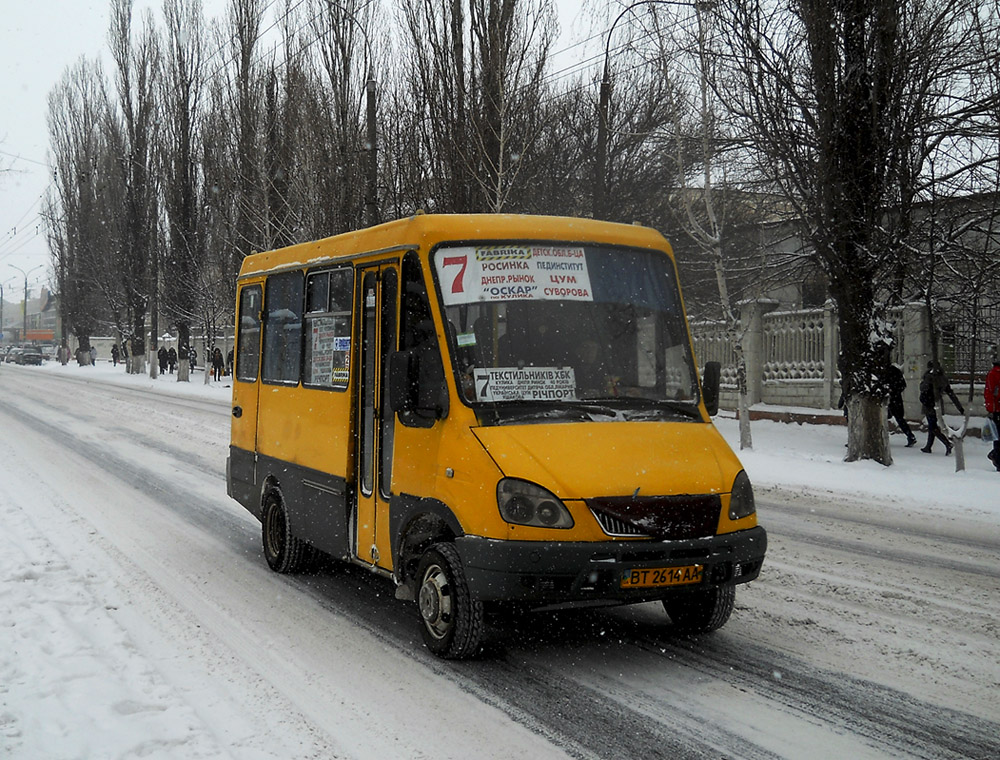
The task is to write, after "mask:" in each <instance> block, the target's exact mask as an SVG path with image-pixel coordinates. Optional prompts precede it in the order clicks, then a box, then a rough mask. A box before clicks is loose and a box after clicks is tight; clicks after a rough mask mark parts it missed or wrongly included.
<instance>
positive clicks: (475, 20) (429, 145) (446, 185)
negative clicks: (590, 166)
mask: <svg viewBox="0 0 1000 760" xmlns="http://www.w3.org/2000/svg"><path fill="white" fill-rule="evenodd" d="M399 4H400V15H401V18H402V22H403V28H404V34H405V35H406V36H407V38H408V39H409V40H410V42H411V43H412V44H411V45H410V47H408V48H407V49H408V51H409V52H411V53H412V54H413V55H414V56H415V60H414V61H413V66H412V68H411V70H410V71H409V72H406V73H404V76H405V77H406V79H405V87H406V88H407V92H406V95H405V96H404V97H406V98H407V99H409V100H410V101H411V102H412V103H413V104H414V105H415V110H416V113H417V114H418V119H417V120H416V121H415V122H414V128H415V130H416V138H417V145H416V147H417V150H416V151H415V155H416V156H417V157H418V158H420V159H421V160H423V161H425V162H426V163H427V167H426V169H424V170H423V172H422V176H421V181H422V182H423V183H424V187H423V188H422V189H421V193H420V194H421V195H422V196H423V197H424V198H426V200H427V203H426V204H424V203H422V204H421V205H422V206H423V205H430V206H431V207H432V208H433V209H434V210H438V211H456V212H463V211H503V210H506V209H508V208H509V207H510V204H511V194H512V192H513V190H514V188H516V187H517V178H518V174H519V172H520V170H521V166H522V161H523V159H524V157H525V155H526V154H527V153H529V152H530V151H531V149H532V146H533V144H534V141H535V139H536V138H537V137H538V135H539V128H540V126H539V125H540V123H541V121H540V119H539V118H538V111H539V109H540V104H541V93H542V73H543V71H544V67H545V61H546V57H547V53H548V49H549V46H550V45H551V41H552V36H553V27H552V23H553V22H552V15H551V8H550V7H549V4H548V3H546V2H544V0H468V7H467V8H466V5H465V2H464V1H463V0H450V2H448V3H447V4H445V5H444V7H443V8H442V6H441V4H440V3H437V2H434V1H433V0H399Z"/></svg>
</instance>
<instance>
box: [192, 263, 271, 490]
mask: <svg viewBox="0 0 1000 760" xmlns="http://www.w3.org/2000/svg"><path fill="white" fill-rule="evenodd" d="M238 304H239V315H238V317H237V319H238V322H237V333H236V352H235V353H236V357H235V359H236V366H235V368H234V374H235V375H236V377H235V381H234V382H233V408H232V428H231V433H232V435H231V442H232V446H231V447H230V470H231V475H232V479H233V481H234V483H236V484H238V485H239V484H242V487H243V488H245V489H251V490H255V489H256V485H257V472H256V466H257V398H258V391H259V389H260V385H259V382H258V376H259V374H260V332H261V330H260V327H261V308H262V305H263V287H262V284H261V283H259V282H256V283H248V284H246V285H243V286H242V287H241V288H240V292H239V297H238ZM205 371H206V372H207V371H208V368H207V367H206V369H205Z"/></svg>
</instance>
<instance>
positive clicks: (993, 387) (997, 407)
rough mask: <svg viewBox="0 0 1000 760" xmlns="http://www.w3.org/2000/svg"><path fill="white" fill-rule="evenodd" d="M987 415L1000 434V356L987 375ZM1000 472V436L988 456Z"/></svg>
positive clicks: (984, 395) (994, 359)
mask: <svg viewBox="0 0 1000 760" xmlns="http://www.w3.org/2000/svg"><path fill="white" fill-rule="evenodd" d="M983 399H984V400H985V401H986V413H987V414H988V415H989V416H990V419H991V420H993V424H994V425H995V426H996V428H997V432H998V433H1000V355H996V356H994V357H993V369H991V370H990V371H989V372H987V373H986V387H985V388H984V389H983ZM986 456H987V457H989V460H990V461H991V462H993V466H994V467H995V468H996V469H997V472H1000V435H998V436H994V438H993V451H991V452H990V453H989V454H987V455H986Z"/></svg>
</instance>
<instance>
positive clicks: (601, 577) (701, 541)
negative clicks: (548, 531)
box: [455, 526, 767, 605]
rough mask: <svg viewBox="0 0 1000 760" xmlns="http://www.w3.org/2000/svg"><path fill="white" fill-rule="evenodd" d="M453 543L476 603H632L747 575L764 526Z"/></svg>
mask: <svg viewBox="0 0 1000 760" xmlns="http://www.w3.org/2000/svg"><path fill="white" fill-rule="evenodd" d="M455 547H456V549H458V552H459V555H460V556H461V558H462V564H463V566H464V568H465V574H466V577H467V579H468V583H469V587H470V590H471V591H472V594H473V596H475V597H476V598H478V599H479V600H481V601H484V602H490V601H512V602H527V603H531V604H536V605H548V604H559V603H563V602H583V601H591V600H592V601H606V602H616V601H617V602H639V601H643V600H649V599H662V598H663V597H665V596H668V595H669V594H671V593H674V592H677V591H681V590H686V589H692V588H710V587H715V586H725V585H733V584H737V583H746V582H748V581H752V580H754V579H755V578H756V577H757V576H758V575H759V574H760V568H761V564H762V563H763V561H764V554H765V552H766V551H767V533H766V532H765V531H764V529H763V528H762V527H759V526H758V527H755V528H750V529H748V530H741V531H737V532H735V533H726V534H723V535H719V536H708V537H705V538H696V539H690V540H681V541H601V542H584V541H545V542H541V541H501V540H497V539H489V538H482V537H479V536H461V537H459V538H457V539H456V540H455ZM634 571H638V572H634ZM642 571H646V572H642ZM692 574H694V575H692ZM692 577H698V579H699V580H698V581H697V582H695V583H692V582H691V579H692ZM626 579H631V580H632V581H635V580H640V581H641V583H640V584H634V583H630V582H628V581H627V580H626Z"/></svg>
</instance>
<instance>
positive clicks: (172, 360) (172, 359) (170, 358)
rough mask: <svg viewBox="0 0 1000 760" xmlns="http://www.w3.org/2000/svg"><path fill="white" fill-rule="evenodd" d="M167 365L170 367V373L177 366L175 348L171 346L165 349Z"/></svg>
mask: <svg viewBox="0 0 1000 760" xmlns="http://www.w3.org/2000/svg"><path fill="white" fill-rule="evenodd" d="M167 365H168V366H169V367H170V374H171V375H172V374H174V367H176V366H177V350H176V349H175V348H174V347H173V346H171V347H170V350H169V351H167Z"/></svg>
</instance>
